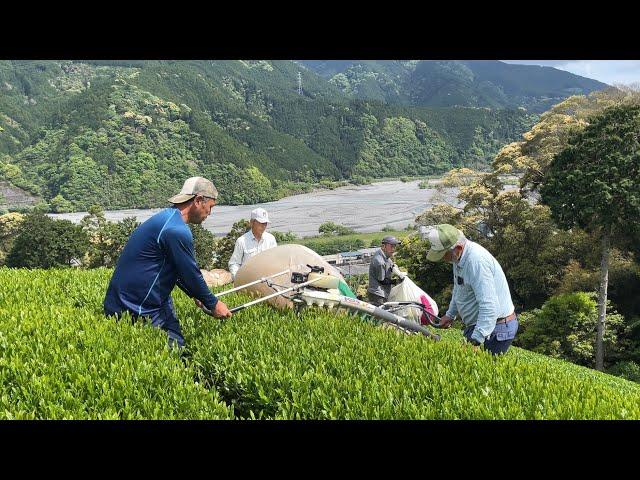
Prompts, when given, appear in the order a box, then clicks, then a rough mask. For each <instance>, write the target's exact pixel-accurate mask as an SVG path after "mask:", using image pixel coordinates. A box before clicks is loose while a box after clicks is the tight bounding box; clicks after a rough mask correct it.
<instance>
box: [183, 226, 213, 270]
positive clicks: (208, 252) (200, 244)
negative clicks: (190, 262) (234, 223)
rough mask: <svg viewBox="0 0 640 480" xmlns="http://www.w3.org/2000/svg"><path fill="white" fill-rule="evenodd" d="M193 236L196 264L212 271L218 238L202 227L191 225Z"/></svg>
mask: <svg viewBox="0 0 640 480" xmlns="http://www.w3.org/2000/svg"><path fill="white" fill-rule="evenodd" d="M189 228H190V229H191V234H192V235H193V249H194V251H195V254H196V263H197V264H198V266H199V267H200V268H202V269H204V270H211V269H212V268H213V266H214V264H215V261H216V237H215V236H214V235H213V233H211V232H210V231H209V230H207V229H206V228H204V227H203V226H202V225H194V224H192V223H190V224H189Z"/></svg>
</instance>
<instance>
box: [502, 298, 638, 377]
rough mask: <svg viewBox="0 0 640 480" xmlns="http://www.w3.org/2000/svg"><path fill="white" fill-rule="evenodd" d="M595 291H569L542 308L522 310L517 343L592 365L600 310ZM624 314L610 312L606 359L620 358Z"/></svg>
mask: <svg viewBox="0 0 640 480" xmlns="http://www.w3.org/2000/svg"><path fill="white" fill-rule="evenodd" d="M595 298H596V295H595V293H585V292H577V293H568V294H563V295H558V296H555V297H551V298H550V299H549V300H547V301H546V302H545V303H544V305H543V306H542V308H541V309H536V310H532V311H530V312H526V313H523V314H522V315H521V318H520V331H519V332H518V335H517V336H516V339H515V340H514V345H518V346H521V347H523V348H526V349H528V350H533V351H534V352H538V353H544V354H545V355H550V356H552V357H556V358H562V359H564V360H568V361H570V362H574V363H577V364H579V365H584V366H593V364H594V359H595V341H596V335H595V332H596V324H597V322H598V310H597V301H596V299H595ZM624 333H625V323H624V318H623V317H622V315H619V314H616V313H615V312H610V313H609V314H608V315H607V328H606V330H605V334H604V344H605V351H606V356H605V361H608V362H609V363H610V362H611V361H612V360H613V361H615V360H616V358H619V356H620V354H621V353H623V351H624V349H625V346H626V342H623V341H620V340H621V339H620V338H619V337H620V336H621V335H623V334H624Z"/></svg>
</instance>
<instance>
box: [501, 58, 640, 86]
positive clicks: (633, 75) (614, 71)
mask: <svg viewBox="0 0 640 480" xmlns="http://www.w3.org/2000/svg"><path fill="white" fill-rule="evenodd" d="M504 61H505V62H507V63H518V64H525V65H544V66H549V67H554V68H557V69H558V70H565V71H567V72H571V73H575V74H576V75H581V76H583V77H587V78H593V79H594V80H599V81H601V82H604V83H608V84H609V85H612V84H615V83H624V84H627V85H628V84H632V83H638V82H640V60H504Z"/></svg>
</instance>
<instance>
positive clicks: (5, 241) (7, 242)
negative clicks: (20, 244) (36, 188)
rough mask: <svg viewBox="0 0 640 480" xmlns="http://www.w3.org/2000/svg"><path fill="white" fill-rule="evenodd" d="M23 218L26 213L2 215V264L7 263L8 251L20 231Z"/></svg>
mask: <svg viewBox="0 0 640 480" xmlns="http://www.w3.org/2000/svg"><path fill="white" fill-rule="evenodd" d="M23 220H24V215H22V214H20V213H5V214H4V215H0V266H2V265H4V264H5V261H6V258H7V253H8V252H9V251H10V250H11V248H12V246H13V243H14V242H15V239H16V237H17V236H18V234H19V233H20V229H21V226H22V222H23Z"/></svg>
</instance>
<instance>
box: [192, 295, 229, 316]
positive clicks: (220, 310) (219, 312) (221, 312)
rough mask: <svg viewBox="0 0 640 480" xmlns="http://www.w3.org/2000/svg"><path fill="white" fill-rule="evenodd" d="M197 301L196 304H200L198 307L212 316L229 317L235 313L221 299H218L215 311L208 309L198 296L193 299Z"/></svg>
mask: <svg viewBox="0 0 640 480" xmlns="http://www.w3.org/2000/svg"><path fill="white" fill-rule="evenodd" d="M193 300H194V301H195V304H196V305H197V306H198V308H201V309H202V310H203V311H204V312H205V313H206V314H207V315H211V316H212V317H216V318H229V317H231V315H233V314H232V313H231V312H230V311H229V308H228V307H227V305H226V304H225V303H224V302H223V301H221V300H218V303H216V306H215V307H214V309H213V311H211V310H208V309H207V308H206V307H205V306H204V305H203V304H202V302H201V301H200V300H198V299H197V298H194V299H193Z"/></svg>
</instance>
